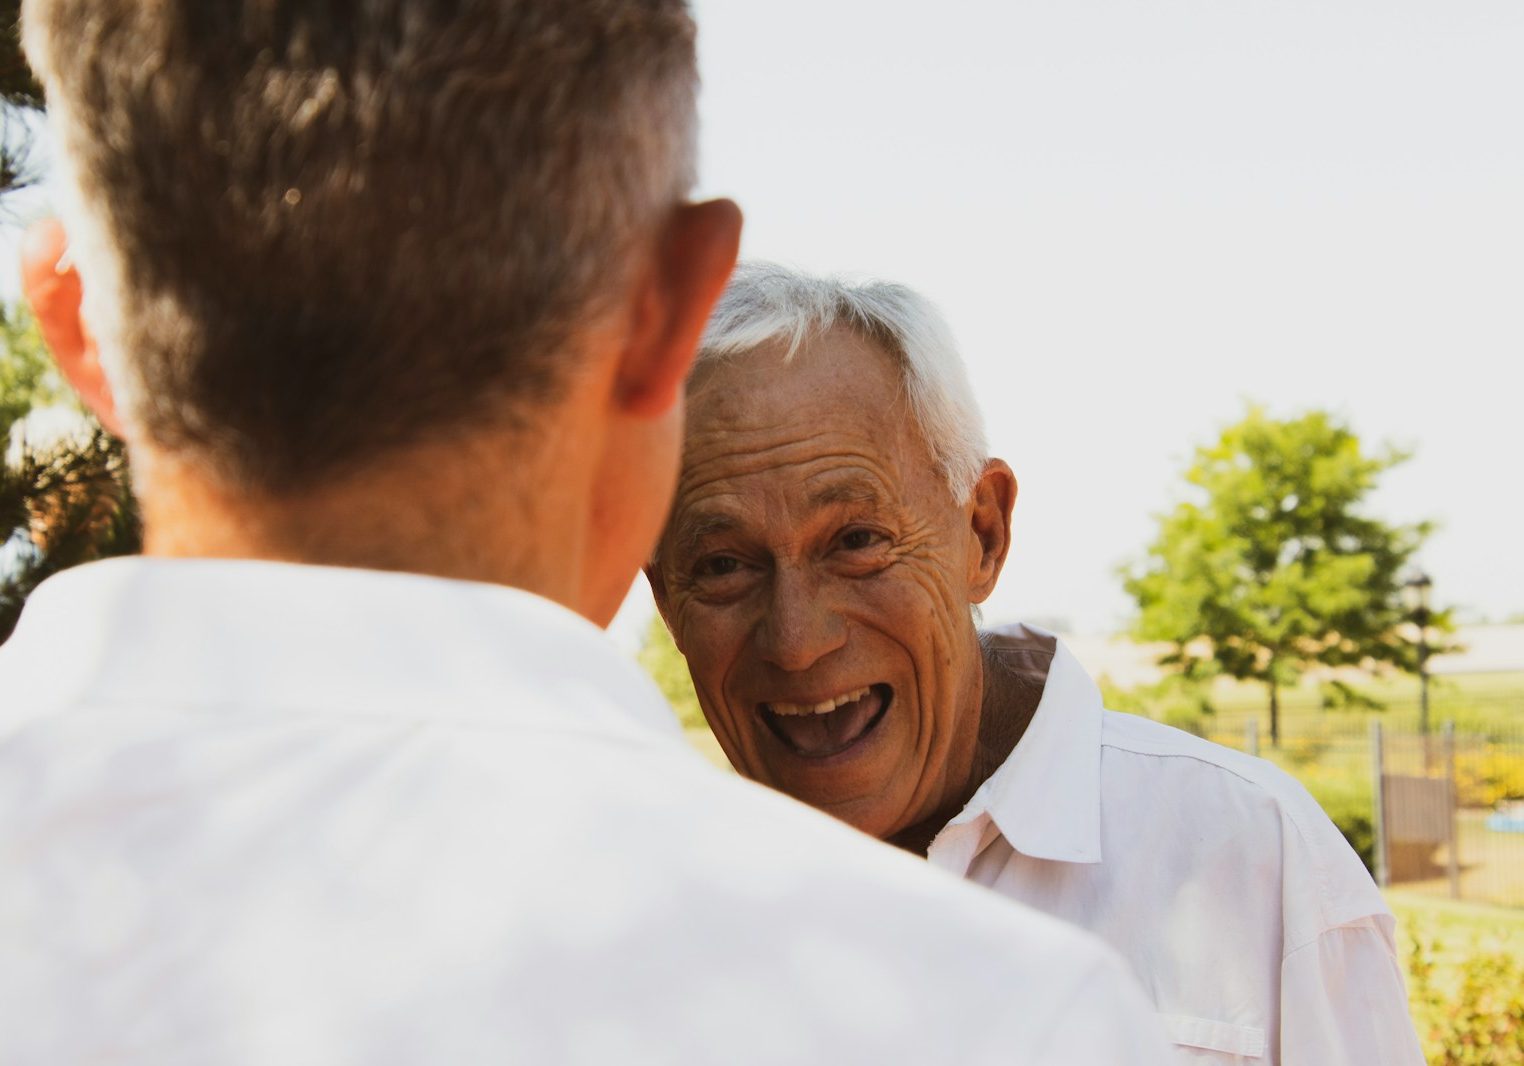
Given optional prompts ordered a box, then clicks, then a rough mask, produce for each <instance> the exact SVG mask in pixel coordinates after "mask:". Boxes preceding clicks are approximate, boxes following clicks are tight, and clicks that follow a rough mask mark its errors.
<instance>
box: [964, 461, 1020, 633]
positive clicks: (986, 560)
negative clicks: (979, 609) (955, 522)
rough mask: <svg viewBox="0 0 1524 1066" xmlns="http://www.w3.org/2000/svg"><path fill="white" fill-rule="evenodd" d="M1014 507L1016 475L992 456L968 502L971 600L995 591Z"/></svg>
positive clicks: (980, 598) (1006, 548)
mask: <svg viewBox="0 0 1524 1066" xmlns="http://www.w3.org/2000/svg"><path fill="white" fill-rule="evenodd" d="M1015 506H1016V475H1015V474H1013V473H1011V468H1010V467H1009V466H1007V465H1006V464H1005V461H1004V460H1001V459H991V460H990V461H989V462H987V463H986V464H985V465H984V473H982V474H980V475H979V481H978V482H977V483H976V484H975V485H974V492H973V496H972V498H971V499H970V500H969V502H968V505H967V510H968V524H969V541H970V548H971V550H970V552H969V564H968V598H969V602H970V603H983V602H984V601H985V600H986V599H988V598H989V594H990V593H991V592H993V591H995V582H996V581H998V580H1000V571H1001V570H1002V569H1004V567H1005V557H1006V554H1007V553H1008V552H1009V551H1010V550H1011V511H1012V510H1013V509H1014V508H1015Z"/></svg>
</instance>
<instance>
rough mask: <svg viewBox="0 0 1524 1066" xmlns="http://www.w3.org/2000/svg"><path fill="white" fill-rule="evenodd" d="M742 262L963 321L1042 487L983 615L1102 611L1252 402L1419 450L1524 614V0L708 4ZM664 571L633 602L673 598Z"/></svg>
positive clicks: (1448, 544) (707, 72)
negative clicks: (844, 284) (1199, 457)
mask: <svg viewBox="0 0 1524 1066" xmlns="http://www.w3.org/2000/svg"><path fill="white" fill-rule="evenodd" d="M696 8H697V14H698V19H699V25H700V34H701V36H700V41H701V55H702V65H703V74H704V95H703V118H704V132H703V142H702V144H703V156H702V167H703V169H702V185H701V191H702V192H703V193H706V194H713V195H725V196H730V197H733V198H735V199H736V200H737V201H739V202H740V204H741V205H742V207H743V208H744V209H745V211H746V215H747V228H746V235H745V242H744V254H745V255H747V256H752V257H761V258H768V259H776V260H781V261H784V262H787V263H791V264H794V265H796V266H800V267H804V268H807V269H809V270H814V271H824V272H833V273H836V272H839V273H849V274H873V275H881V276H884V277H888V278H892V279H894V280H898V281H903V282H906V283H908V284H910V285H913V286H915V287H916V288H918V289H920V290H922V291H923V292H925V293H926V294H928V295H929V296H930V297H931V298H932V299H933V300H935V302H936V303H937V304H938V305H939V306H940V307H941V308H942V309H943V311H944V312H945V313H946V314H947V316H948V318H949V319H950V321H951V322H952V325H953V328H954V331H955V333H956V334H957V337H958V339H959V341H960V342H961V344H962V347H963V351H964V354H965V356H966V358H967V360H968V364H969V370H970V373H971V375H972V377H973V380H974V384H975V387H976V389H977V392H978V395H979V396H980V398H981V401H982V403H983V405H984V409H985V414H986V417H987V418H988V421H989V429H990V439H991V443H992V445H993V448H994V451H995V453H996V454H997V455H1000V456H1002V457H1004V458H1005V459H1007V460H1008V461H1009V462H1010V463H1011V465H1012V466H1013V467H1014V468H1015V470H1016V473H1017V476H1018V478H1019V479H1020V482H1021V496H1020V499H1019V500H1018V503H1017V511H1016V543H1015V549H1014V551H1013V553H1012V557H1011V561H1010V563H1009V565H1008V566H1007V569H1006V573H1005V577H1004V579H1003V580H1002V582H1001V585H1000V588H999V590H998V591H997V592H996V593H995V596H994V598H993V599H992V600H991V602H990V603H989V604H988V606H987V609H986V612H985V613H986V617H987V618H988V619H990V620H991V621H994V622H999V621H1004V620H1008V619H1014V618H1018V617H1028V618H1032V617H1035V618H1041V619H1046V620H1049V621H1052V622H1062V623H1065V626H1064V628H1069V629H1074V630H1078V631H1081V632H1098V631H1107V630H1111V629H1114V628H1118V627H1119V626H1120V625H1121V624H1123V623H1124V622H1125V620H1126V618H1127V614H1128V600H1127V598H1126V596H1125V594H1124V593H1123V592H1122V589H1121V585H1120V583H1119V581H1118V580H1117V578H1116V575H1115V570H1116V567H1117V565H1118V564H1119V563H1122V562H1124V561H1126V560H1128V559H1130V558H1133V557H1135V556H1137V555H1138V554H1139V553H1140V552H1141V551H1142V549H1143V547H1144V545H1145V544H1146V543H1147V542H1148V541H1149V539H1150V538H1151V536H1152V533H1153V525H1152V523H1151V519H1150V516H1151V515H1152V514H1154V513H1156V512H1159V511H1162V510H1165V509H1166V508H1167V507H1168V506H1169V505H1170V504H1172V503H1173V502H1174V501H1175V500H1176V499H1177V498H1178V495H1179V485H1180V473H1181V471H1182V470H1183V468H1184V465H1185V461H1186V459H1187V458H1188V456H1189V454H1190V452H1191V450H1192V449H1193V448H1194V447H1195V446H1196V445H1197V444H1201V443H1206V442H1207V441H1209V440H1210V439H1212V438H1213V437H1214V436H1215V433H1216V431H1217V430H1218V429H1219V428H1221V427H1222V426H1223V425H1225V424H1227V423H1229V422H1232V421H1235V420H1237V419H1238V418H1239V417H1240V416H1241V415H1242V414H1243V411H1244V405H1245V403H1246V401H1260V402H1263V403H1264V404H1266V405H1267V406H1268V407H1269V409H1270V410H1271V412H1272V413H1275V414H1280V415H1285V414H1291V413H1294V412H1296V411H1299V410H1302V409H1305V408H1308V407H1323V408H1328V409H1331V410H1333V411H1335V412H1338V413H1340V414H1342V415H1343V416H1345V417H1346V418H1348V420H1349V421H1350V422H1351V423H1352V425H1353V426H1354V428H1355V429H1356V430H1357V431H1358V432H1359V433H1360V434H1361V435H1362V438H1363V439H1364V440H1365V441H1366V442H1367V443H1372V444H1373V443H1379V442H1382V441H1390V442H1392V443H1394V444H1397V445H1399V446H1402V447H1404V448H1409V449H1412V450H1413V452H1414V453H1415V455H1414V458H1413V460H1412V461H1411V462H1410V463H1408V464H1407V465H1406V466H1404V467H1400V468H1398V469H1397V470H1394V471H1393V472H1391V473H1390V474H1389V475H1388V476H1387V477H1386V479H1385V482H1384V488H1383V490H1382V491H1381V492H1380V493H1379V494H1378V496H1377V498H1376V500H1375V503H1374V505H1373V508H1372V510H1373V511H1374V512H1375V513H1377V514H1379V515H1380V516H1381V517H1383V518H1386V519H1388V520H1391V521H1411V520H1415V519H1419V518H1432V519H1435V520H1438V521H1439V522H1440V523H1441V524H1442V528H1441V529H1440V531H1439V532H1437V533H1436V534H1435V535H1434V536H1433V537H1432V538H1431V540H1430V541H1429V544H1428V546H1427V548H1426V549H1425V550H1424V552H1423V555H1422V557H1421V562H1422V565H1423V566H1424V567H1425V568H1426V569H1427V570H1428V571H1429V572H1430V573H1431V575H1432V576H1433V578H1434V581H1435V595H1436V599H1437V600H1438V601H1442V602H1446V603H1453V604H1456V605H1458V606H1459V607H1461V608H1462V609H1463V610H1462V611H1461V617H1462V618H1463V619H1465V620H1468V621H1482V620H1503V619H1505V618H1509V617H1512V616H1514V615H1517V614H1519V613H1520V612H1524V552H1521V550H1520V547H1519V545H1520V529H1521V526H1524V488H1521V485H1524V476H1521V474H1520V472H1519V466H1520V461H1521V460H1524V443H1521V436H1520V423H1521V420H1524V391H1521V389H1524V373H1521V370H1520V360H1521V356H1524V121H1521V112H1524V59H1521V57H1524V5H1521V4H1519V3H1517V2H1516V0H1476V2H1467V3H1459V4H1457V3H1442V2H1437V0H1427V2H1413V0H1395V2H1382V3H1367V2H1350V0H1341V2H1340V3H1337V4H1330V3H1327V2H1326V0H1323V2H1316V3H1314V2H1302V0H1292V2H1286V0H1276V2H1273V3H1271V2H1264V0H1226V2H1224V0H1151V2H1150V3H1147V4H1136V3H1122V2H1101V0H1064V2H1063V3H1031V2H1022V3H992V2H971V0H964V2H956V0H954V2H944V3H940V4H935V5H933V4H926V3H911V2H899V0H893V2H877V3H873V4H865V3H861V2H848V0H773V2H770V3H767V4H758V3H740V2H735V0H699V2H698V3H697V4H696ZM647 602H648V600H647V595H646V593H645V592H644V591H643V590H640V589H637V592H636V594H635V595H634V596H633V597H632V602H631V605H630V608H629V610H628V612H627V616H626V619H625V625H626V626H628V627H630V630H631V631H632V632H633V631H634V629H635V628H637V627H634V626H633V625H632V624H631V623H632V621H633V619H634V618H636V617H640V616H643V614H644V612H645V611H648V610H649V608H648V606H646V604H647Z"/></svg>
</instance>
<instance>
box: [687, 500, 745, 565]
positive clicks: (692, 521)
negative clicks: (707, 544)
mask: <svg viewBox="0 0 1524 1066" xmlns="http://www.w3.org/2000/svg"><path fill="white" fill-rule="evenodd" d="M739 525H740V523H739V522H738V521H736V520H735V519H734V518H732V517H731V516H730V515H727V514H718V513H716V512H714V511H700V512H698V513H697V514H690V515H685V516H684V517H683V520H682V521H681V522H679V523H678V525H677V530H676V532H675V533H674V534H673V537H672V541H673V544H674V545H675V546H676V548H677V551H678V555H679V556H680V557H683V558H686V557H688V556H690V555H693V554H694V553H696V552H697V551H698V549H699V545H700V544H702V543H703V542H704V541H705V540H706V539H708V538H709V537H713V536H717V535H719V534H721V533H729V532H731V531H732V530H734V529H735V528H736V527H737V526H739Z"/></svg>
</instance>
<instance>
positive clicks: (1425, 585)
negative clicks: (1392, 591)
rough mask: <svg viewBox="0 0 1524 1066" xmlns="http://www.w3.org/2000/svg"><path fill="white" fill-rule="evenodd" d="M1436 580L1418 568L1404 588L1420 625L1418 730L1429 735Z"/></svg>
mask: <svg viewBox="0 0 1524 1066" xmlns="http://www.w3.org/2000/svg"><path fill="white" fill-rule="evenodd" d="M1433 585H1434V581H1433V579H1431V578H1430V577H1429V575H1428V574H1426V573H1424V572H1423V571H1422V570H1416V571H1414V572H1413V575H1412V576H1411V577H1409V578H1408V579H1407V581H1405V582H1403V585H1402V589H1403V593H1404V594H1405V595H1406V597H1407V600H1408V610H1409V611H1410V613H1411V614H1412V618H1413V621H1414V623H1415V624H1416V625H1417V626H1418V732H1419V733H1420V734H1422V735H1423V736H1424V737H1427V736H1428V735H1429V590H1430V589H1431V588H1432V587H1433Z"/></svg>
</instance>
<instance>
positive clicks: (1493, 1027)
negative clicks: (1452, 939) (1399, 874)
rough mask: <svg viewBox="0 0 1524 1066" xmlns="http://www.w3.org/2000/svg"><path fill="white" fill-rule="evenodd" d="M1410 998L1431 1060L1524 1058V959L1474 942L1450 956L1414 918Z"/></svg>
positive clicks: (1469, 1062) (1513, 1064) (1482, 1063)
mask: <svg viewBox="0 0 1524 1066" xmlns="http://www.w3.org/2000/svg"><path fill="white" fill-rule="evenodd" d="M1408 932H1409V936H1410V937H1411V938H1412V947H1411V949H1410V950H1409V953H1408V998H1409V1002H1410V1005H1411V1007H1412V1010H1413V1022H1414V1024H1415V1025H1416V1026H1417V1029H1418V1036H1419V1039H1420V1040H1421V1041H1422V1043H1423V1048H1424V1056H1425V1058H1427V1059H1428V1061H1429V1063H1430V1066H1520V1064H1524V961H1521V960H1520V958H1519V957H1518V955H1517V954H1515V953H1514V952H1512V951H1510V950H1509V946H1508V945H1507V944H1506V943H1504V944H1499V945H1497V946H1494V947H1491V948H1485V949H1484V948H1482V947H1481V946H1480V945H1479V944H1478V943H1476V942H1475V940H1474V939H1473V942H1472V943H1471V945H1470V946H1469V949H1468V950H1467V951H1466V953H1465V954H1464V955H1463V956H1461V957H1460V958H1459V959H1457V960H1454V961H1451V962H1446V961H1445V948H1444V944H1443V943H1442V942H1441V941H1440V940H1439V939H1438V938H1437V937H1433V936H1427V937H1426V936H1424V935H1423V933H1422V932H1421V931H1420V930H1419V929H1418V928H1416V923H1409V927H1408Z"/></svg>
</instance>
